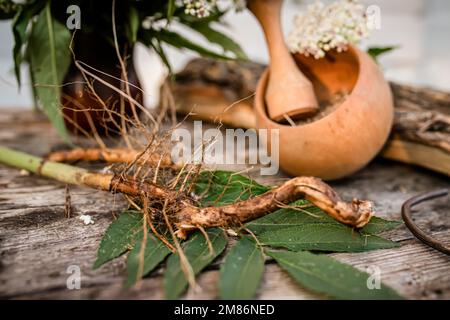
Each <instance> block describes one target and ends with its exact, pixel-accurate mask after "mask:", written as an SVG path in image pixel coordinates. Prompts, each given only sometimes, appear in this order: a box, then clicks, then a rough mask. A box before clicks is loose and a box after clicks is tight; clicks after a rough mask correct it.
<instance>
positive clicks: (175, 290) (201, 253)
mask: <svg viewBox="0 0 450 320" xmlns="http://www.w3.org/2000/svg"><path fill="white" fill-rule="evenodd" d="M207 234H208V237H209V241H210V243H211V245H212V248H213V252H210V250H209V247H208V243H207V241H206V239H205V237H204V236H203V234H202V233H201V232H197V233H195V234H194V235H193V236H192V237H191V239H190V240H189V241H187V242H186V243H185V244H184V246H183V250H184V254H185V255H186V258H187V259H188V261H189V263H190V265H191V267H192V271H193V272H194V274H198V273H199V272H200V271H202V270H203V269H204V268H205V267H206V266H208V265H209V264H210V263H211V262H212V261H213V260H214V259H215V258H216V257H217V256H218V255H219V254H220V253H221V252H222V251H223V250H224V249H225V247H226V245H227V239H226V237H225V235H224V233H223V231H222V230H221V229H218V228H214V229H209V230H207ZM187 285H188V281H187V280H186V277H185V274H184V273H183V271H182V269H181V263H180V257H179V255H178V254H172V255H171V256H170V257H169V259H168V260H167V269H166V272H165V274H164V288H165V294H166V298H167V299H176V298H178V297H179V296H180V295H181V294H182V293H183V292H184V290H185V289H186V287H187Z"/></svg>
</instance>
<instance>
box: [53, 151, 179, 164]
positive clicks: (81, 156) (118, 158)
mask: <svg viewBox="0 0 450 320" xmlns="http://www.w3.org/2000/svg"><path fill="white" fill-rule="evenodd" d="M141 154H142V151H138V150H134V149H129V148H115V149H101V148H87V149H83V148H76V149H72V150H62V151H56V152H52V153H50V154H49V155H48V156H47V160H49V161H55V162H74V161H80V160H83V161H105V162H108V163H133V162H137V163H140V162H145V164H148V165H155V166H156V165H157V164H159V165H160V166H161V167H170V166H173V163H172V160H171V159H170V156H169V155H167V156H165V157H161V156H160V155H159V154H151V155H150V156H149V157H143V156H142V155H141ZM144 158H145V160H144Z"/></svg>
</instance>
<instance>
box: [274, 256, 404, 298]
mask: <svg viewBox="0 0 450 320" xmlns="http://www.w3.org/2000/svg"><path fill="white" fill-rule="evenodd" d="M268 255H269V256H271V257H272V258H274V259H275V260H276V261H277V262H278V264H279V265H280V266H281V267H282V268H283V269H285V270H286V271H287V272H288V273H289V274H290V275H291V276H292V277H293V278H294V279H295V280H296V281H297V282H298V283H299V284H301V285H302V286H304V287H306V288H308V289H311V290H313V291H315V292H318V293H323V294H326V295H328V296H331V297H334V298H338V299H402V297H401V296H399V295H398V294H397V293H396V292H395V291H394V290H392V289H391V288H389V287H388V286H386V285H384V284H382V285H381V287H380V289H376V288H374V289H372V290H371V289H369V287H368V280H369V281H370V279H369V277H370V275H369V274H367V273H365V272H361V271H359V270H357V269H355V268H354V267H352V266H349V265H347V264H343V263H341V262H339V261H337V260H335V259H333V258H331V257H328V256H326V255H317V254H312V253H310V252H306V251H305V252H275V251H269V252H268Z"/></svg>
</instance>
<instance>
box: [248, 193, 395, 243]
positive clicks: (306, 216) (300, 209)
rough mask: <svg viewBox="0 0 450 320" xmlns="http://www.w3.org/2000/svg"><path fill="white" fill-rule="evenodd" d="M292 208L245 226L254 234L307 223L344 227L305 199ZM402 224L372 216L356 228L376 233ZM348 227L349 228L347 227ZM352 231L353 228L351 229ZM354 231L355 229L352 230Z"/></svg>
mask: <svg viewBox="0 0 450 320" xmlns="http://www.w3.org/2000/svg"><path fill="white" fill-rule="evenodd" d="M290 206H291V207H292V208H284V209H280V210H277V211H275V212H273V213H271V214H268V215H266V216H264V217H261V218H259V219H256V220H253V221H251V222H249V223H247V225H246V226H247V227H248V228H249V229H250V230H252V231H253V232H254V233H256V234H262V233H263V232H267V231H274V230H279V229H283V228H289V227H301V226H304V225H308V224H330V225H335V226H340V227H344V228H345V226H344V225H342V224H341V223H339V222H337V221H336V220H334V219H333V218H331V217H330V216H329V215H327V214H326V213H325V212H323V211H322V210H321V209H320V208H318V207H316V206H314V205H312V204H311V203H310V202H309V201H307V200H298V201H296V202H294V203H292V204H291V205H290ZM400 224H402V222H401V221H389V220H385V219H382V218H379V217H372V219H370V222H369V223H368V224H367V225H366V226H365V227H364V228H362V229H360V230H358V231H359V232H360V233H362V234H372V235H373V234H377V233H380V232H384V231H388V230H392V229H394V228H396V227H397V226H399V225H400ZM347 228H348V229H351V228H349V227H347ZM352 231H353V230H352ZM353 232H356V231H353Z"/></svg>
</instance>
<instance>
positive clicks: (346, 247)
mask: <svg viewBox="0 0 450 320" xmlns="http://www.w3.org/2000/svg"><path fill="white" fill-rule="evenodd" d="M258 240H259V241H260V242H261V243H262V244H264V245H268V246H272V247H283V248H287V249H289V250H293V251H300V250H317V251H333V252H362V251H369V250H376V249H385V248H393V247H398V246H399V245H398V244H397V243H395V242H393V241H389V240H386V239H383V238H380V237H377V236H374V235H362V234H360V233H358V232H356V231H354V230H352V229H350V228H348V227H345V226H339V225H332V224H305V225H299V226H295V227H287V228H283V229H277V230H271V231H267V232H263V233H262V234H261V235H259V236H258Z"/></svg>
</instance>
